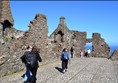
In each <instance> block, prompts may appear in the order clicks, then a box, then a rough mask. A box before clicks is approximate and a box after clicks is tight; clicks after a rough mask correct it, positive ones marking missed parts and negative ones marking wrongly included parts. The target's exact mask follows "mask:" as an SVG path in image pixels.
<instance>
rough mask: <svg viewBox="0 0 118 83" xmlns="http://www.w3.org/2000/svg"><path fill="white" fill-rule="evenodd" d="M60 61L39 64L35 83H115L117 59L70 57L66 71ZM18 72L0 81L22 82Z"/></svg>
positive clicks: (1, 82) (8, 82)
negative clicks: (62, 68) (62, 69)
mask: <svg viewBox="0 0 118 83" xmlns="http://www.w3.org/2000/svg"><path fill="white" fill-rule="evenodd" d="M60 69H61V61H60V60H58V61H56V62H54V63H51V64H48V65H45V66H41V67H40V68H39V69H38V72H37V83H117V77H118V72H117V70H118V61H115V62H113V61H111V60H108V59H106V58H92V57H90V58H76V57H74V58H73V59H71V61H70V63H69V66H68V71H67V72H66V73H64V74H63V73H61V72H60ZM23 73H24V71H23V72H19V73H15V74H13V75H9V76H6V77H2V78H0V83H23V79H22V78H21V75H22V74H23Z"/></svg>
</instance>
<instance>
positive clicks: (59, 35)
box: [50, 17, 86, 55]
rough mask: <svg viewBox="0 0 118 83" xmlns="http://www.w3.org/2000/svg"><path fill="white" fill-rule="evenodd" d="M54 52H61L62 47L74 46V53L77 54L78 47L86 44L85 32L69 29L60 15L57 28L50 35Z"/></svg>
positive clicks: (80, 47) (81, 47) (82, 47)
mask: <svg viewBox="0 0 118 83" xmlns="http://www.w3.org/2000/svg"><path fill="white" fill-rule="evenodd" d="M50 39H51V42H52V44H53V45H52V46H53V48H54V50H55V52H59V53H61V51H62V50H63V48H65V47H66V48H68V50H70V48H71V47H73V48H74V51H75V55H79V54H78V53H79V51H80V49H83V50H84V46H85V45H86V32H79V31H72V30H69V29H68V27H67V25H66V22H65V18H64V17H60V23H59V25H58V27H57V29H56V30H55V31H54V32H53V33H52V34H51V36H50ZM59 53H57V54H59Z"/></svg>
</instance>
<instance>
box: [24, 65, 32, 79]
mask: <svg viewBox="0 0 118 83" xmlns="http://www.w3.org/2000/svg"><path fill="white" fill-rule="evenodd" d="M30 77H31V75H30V69H29V68H28V67H26V73H25V76H24V78H23V80H24V81H27V80H28V79H29V78H30Z"/></svg>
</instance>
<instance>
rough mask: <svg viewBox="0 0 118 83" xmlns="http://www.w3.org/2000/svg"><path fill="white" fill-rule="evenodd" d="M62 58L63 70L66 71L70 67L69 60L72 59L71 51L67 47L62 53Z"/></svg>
mask: <svg viewBox="0 0 118 83" xmlns="http://www.w3.org/2000/svg"><path fill="white" fill-rule="evenodd" d="M61 60H62V72H63V73H65V72H66V71H67V68H68V61H69V60H70V57H69V52H68V50H67V48H64V49H63V51H62V55H61Z"/></svg>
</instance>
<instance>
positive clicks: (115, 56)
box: [111, 49, 118, 60]
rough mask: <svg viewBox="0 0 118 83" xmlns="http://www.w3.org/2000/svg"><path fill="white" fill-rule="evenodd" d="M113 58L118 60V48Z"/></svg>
mask: <svg viewBox="0 0 118 83" xmlns="http://www.w3.org/2000/svg"><path fill="white" fill-rule="evenodd" d="M111 59H112V60H118V49H116V50H115V51H114V52H113V54H112V57H111Z"/></svg>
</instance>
